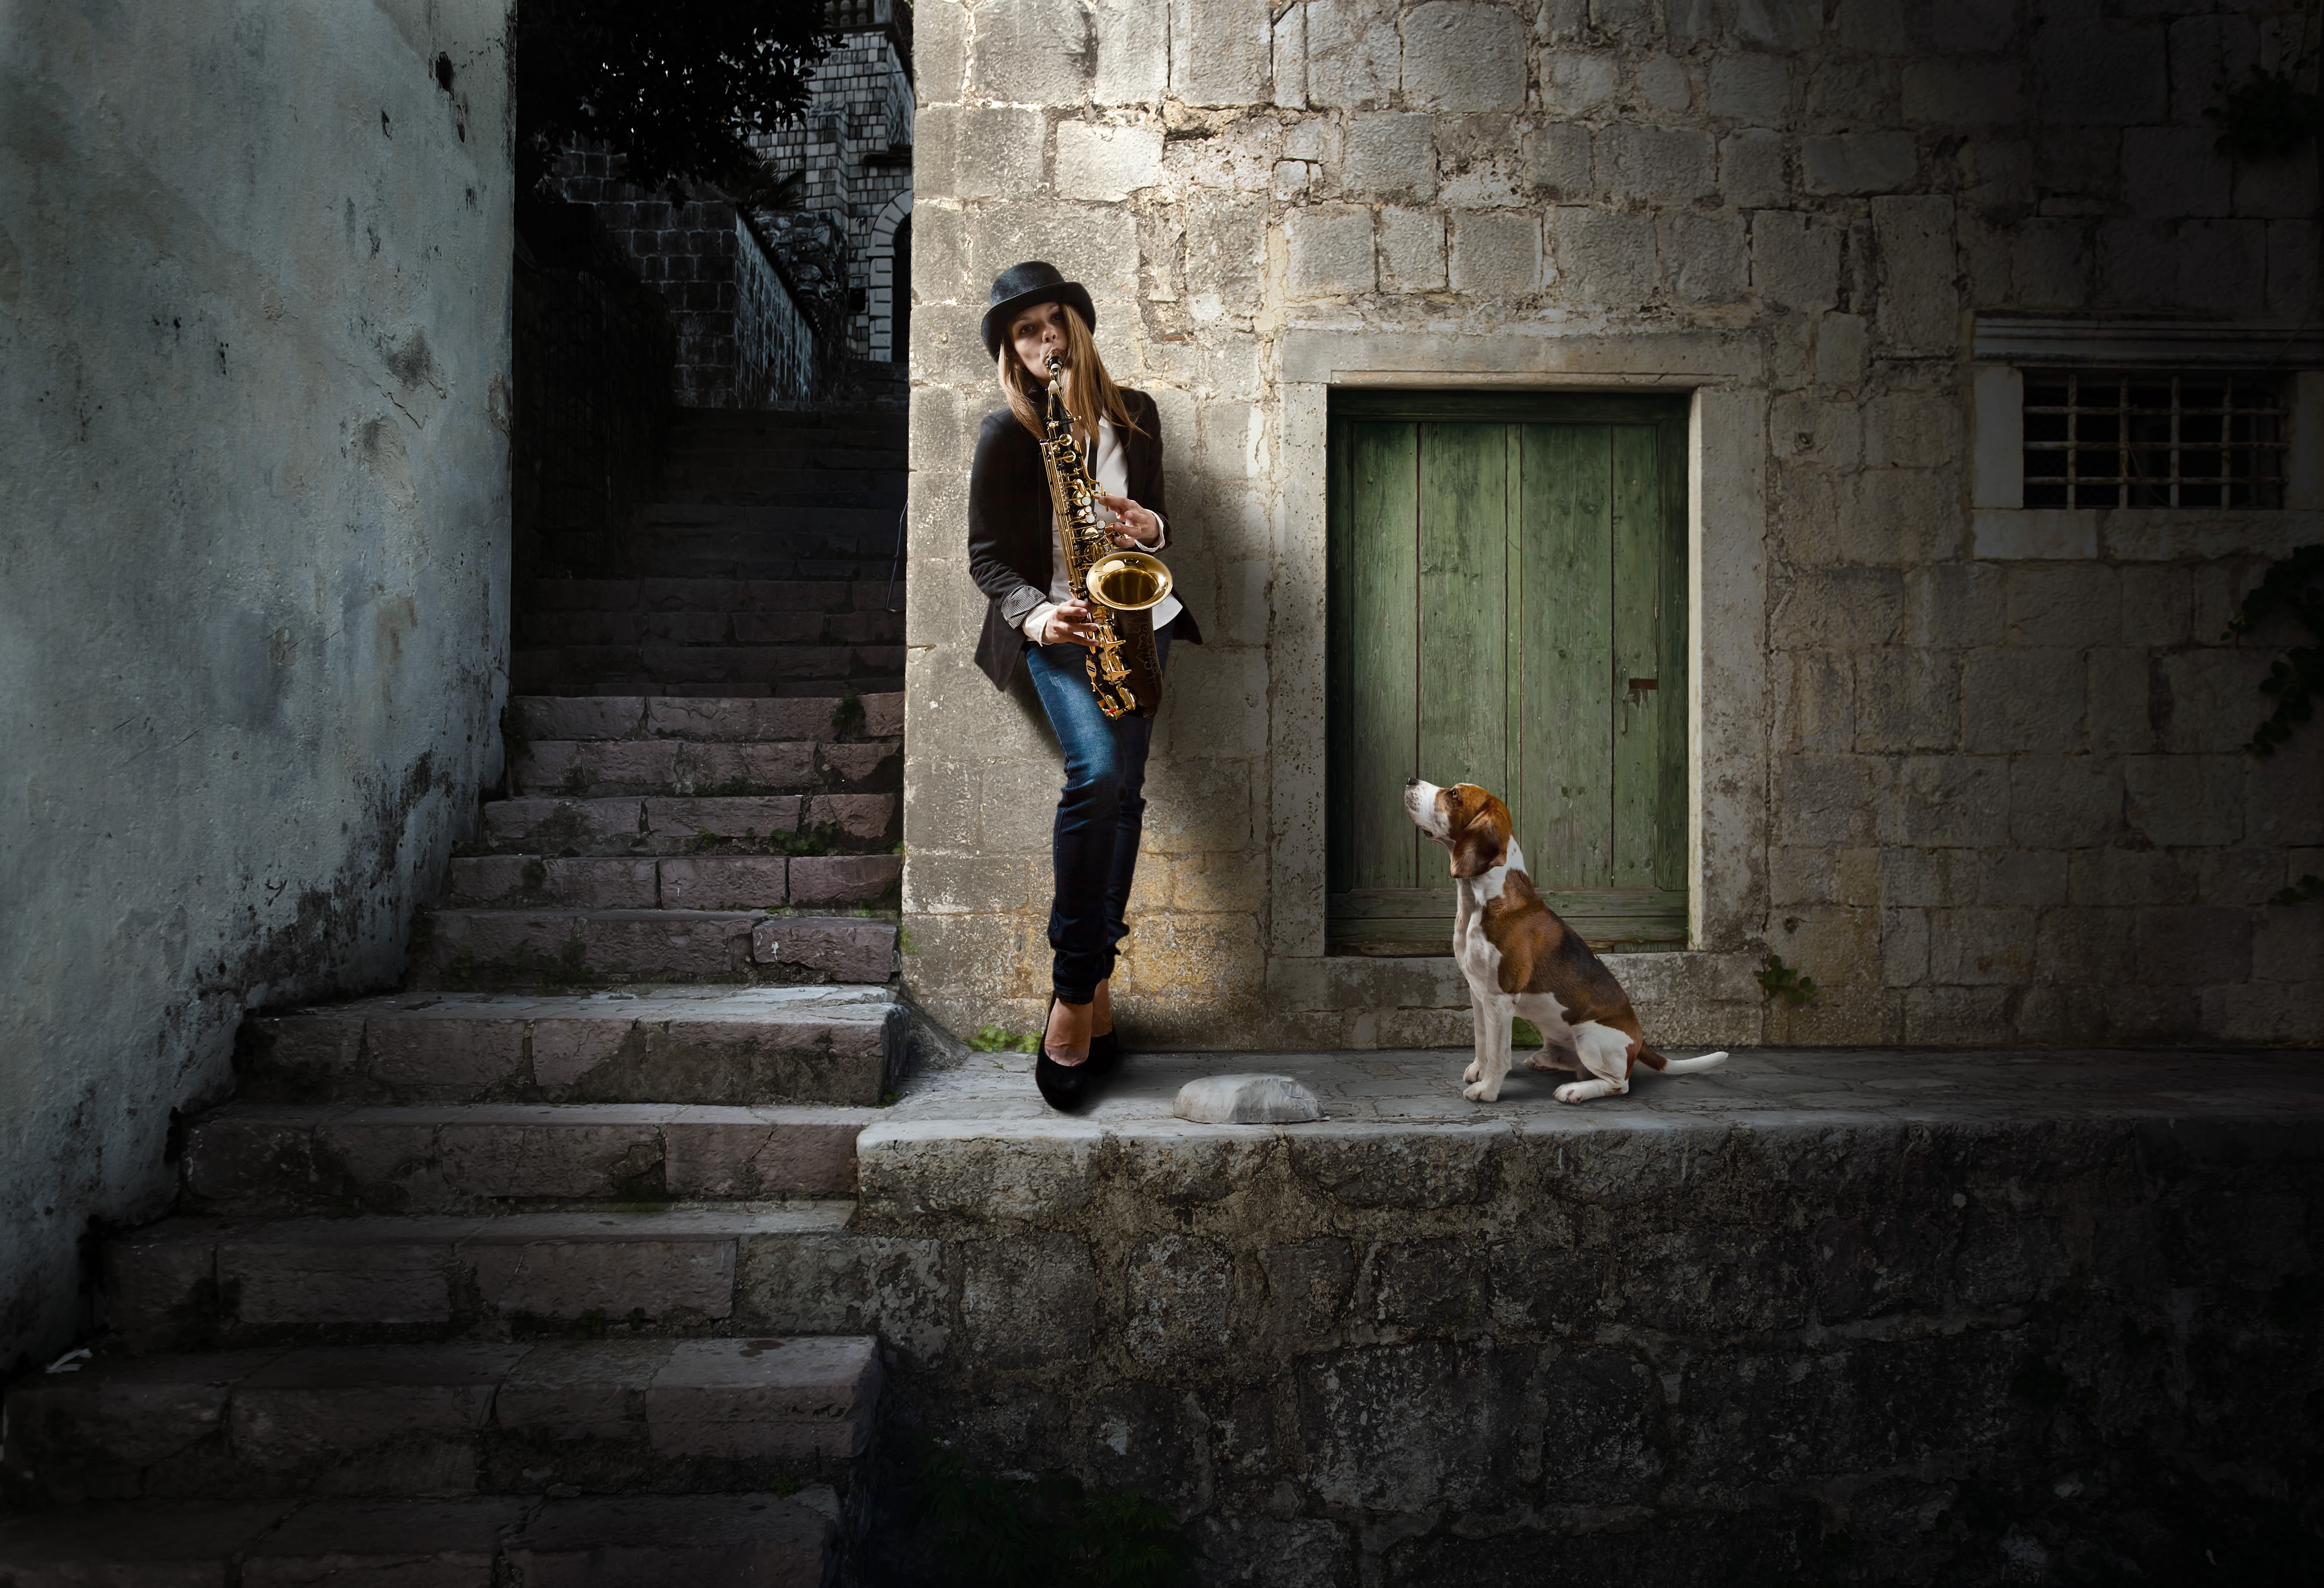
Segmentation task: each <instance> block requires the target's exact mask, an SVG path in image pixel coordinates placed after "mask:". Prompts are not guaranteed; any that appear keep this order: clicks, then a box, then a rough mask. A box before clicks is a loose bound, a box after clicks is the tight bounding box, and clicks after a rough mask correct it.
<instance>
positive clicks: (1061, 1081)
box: [1033, 993, 1097, 1114]
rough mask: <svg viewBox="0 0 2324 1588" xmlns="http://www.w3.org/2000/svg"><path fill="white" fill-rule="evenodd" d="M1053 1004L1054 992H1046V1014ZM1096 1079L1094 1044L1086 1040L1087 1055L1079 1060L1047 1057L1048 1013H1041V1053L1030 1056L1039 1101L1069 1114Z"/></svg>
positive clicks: (1051, 1011) (1082, 1100) (1086, 1097)
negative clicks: (1035, 1057)
mask: <svg viewBox="0 0 2324 1588" xmlns="http://www.w3.org/2000/svg"><path fill="white" fill-rule="evenodd" d="M1056 1007H1057V998H1056V994H1054V993H1052V994H1051V995H1049V1014H1055V1013H1056ZM1096 1079H1097V1044H1096V1043H1095V1042H1092V1043H1091V1044H1090V1056H1089V1057H1088V1058H1086V1059H1084V1060H1082V1061H1081V1062H1080V1063H1079V1064H1060V1063H1058V1062H1057V1061H1056V1060H1054V1059H1052V1058H1050V1057H1049V1015H1048V1014H1044V1015H1042V1016H1041V1055H1040V1057H1039V1058H1037V1059H1036V1060H1033V1084H1034V1085H1035V1086H1037V1087H1038V1088H1040V1089H1041V1099H1042V1101H1044V1102H1046V1103H1047V1104H1048V1106H1050V1107H1052V1108H1054V1109H1056V1111H1057V1112H1058V1113H1060V1114H1071V1113H1072V1112H1073V1111H1074V1109H1076V1108H1079V1107H1080V1106H1082V1105H1083V1103H1084V1102H1085V1101H1087V1100H1088V1098H1089V1094H1090V1089H1091V1083H1092V1082H1093V1081H1094V1080H1096Z"/></svg>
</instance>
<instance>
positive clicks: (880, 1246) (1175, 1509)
mask: <svg viewBox="0 0 2324 1588" xmlns="http://www.w3.org/2000/svg"><path fill="white" fill-rule="evenodd" d="M1828 1062H1831V1063H1833V1064H1836V1065H1838V1066H1840V1067H1846V1066H1848V1064H1849V1060H1845V1059H1840V1060H1831V1061H1828ZM1938 1062H1942V1061H1941V1060H1939V1061H1938ZM1978 1062H1979V1061H1977V1060H1966V1061H1962V1062H1960V1064H1958V1065H1957V1066H1956V1067H1955V1069H1953V1071H1952V1074H1953V1076H1954V1078H1955V1079H1956V1080H1971V1081H1972V1086H1971V1088H1969V1089H1968V1090H1964V1091H1962V1092H1960V1093H1956V1094H1955V1096H1954V1098H1953V1100H1952V1101H1951V1102H1950V1103H1939V1104H1938V1105H1937V1106H1935V1107H1922V1108H1916V1109H1914V1110H1912V1112H1913V1113H1914V1117H1913V1118H1912V1119H1911V1120H1910V1121H1909V1122H1907V1121H1904V1120H1899V1119H1895V1118H1893V1117H1892V1118H1887V1119H1882V1118H1879V1117H1877V1114H1878V1112H1879V1110H1878V1109H1877V1108H1869V1107H1863V1106H1857V1107H1850V1108H1847V1109H1841V1108H1837V1107H1835V1108H1833V1109H1832V1110H1831V1112H1830V1113H1829V1114H1825V1115H1821V1116H1819V1115H1818V1114H1817V1113H1816V1112H1814V1111H1813V1110H1812V1109H1803V1110H1797V1111H1790V1112H1785V1111H1781V1110H1778V1109H1775V1108H1766V1109H1758V1110H1751V1109H1748V1108H1747V1109H1746V1110H1745V1113H1746V1115H1747V1117H1729V1118H1724V1119H1703V1118H1695V1119H1687V1118H1683V1117H1676V1116H1674V1115H1672V1114H1671V1113H1668V1112H1663V1111H1660V1110H1657V1111H1656V1112H1655V1114H1654V1115H1652V1116H1651V1117H1647V1118H1642V1117H1640V1116H1639V1115H1623V1116H1617V1115H1611V1114H1609V1115H1604V1116H1601V1117H1600V1118H1598V1119H1590V1118H1585V1117H1583V1116H1582V1115H1580V1114H1578V1113H1567V1112H1563V1111H1561V1112H1560V1113H1558V1114H1556V1115H1553V1116H1549V1117H1542V1116H1539V1115H1535V1116H1533V1117H1531V1118H1527V1119H1522V1120H1520V1119H1515V1118H1512V1117H1511V1116H1509V1115H1506V1114H1504V1115H1497V1116H1493V1117H1488V1118H1483V1119H1479V1120H1477V1121H1474V1122H1470V1123H1465V1124H1462V1123H1452V1124H1443V1125H1437V1126H1431V1127H1426V1128H1417V1129H1415V1128H1406V1129H1397V1128H1393V1127H1383V1126H1379V1125H1375V1124H1341V1123H1331V1124H1312V1125H1299V1126H1294V1127H1288V1128H1285V1129H1278V1130H1271V1131H1270V1130H1266V1129H1256V1128H1253V1127H1234V1126H1224V1127H1215V1126H1214V1127H1203V1126H1190V1125H1189V1126H1179V1125H1175V1124H1164V1125H1162V1126H1160V1127H1158V1128H1157V1127H1152V1126H1150V1125H1148V1127H1147V1128H1139V1127H1138V1126H1133V1125H1126V1124H1124V1123H1123V1120H1122V1119H1121V1118H1120V1117H1119V1116H1117V1118H1116V1119H1115V1120H1114V1121H1112V1122H1111V1124H1107V1125H1100V1124H1094V1123H1091V1122H1087V1121H1064V1122H1059V1121H1056V1120H1055V1119H1054V1118H1053V1119H1050V1120H1046V1121H1041V1120H1000V1119H987V1120H982V1121H979V1122H977V1125H976V1127H975V1130H974V1134H973V1139H964V1134H963V1133H964V1126H963V1125H961V1124H949V1125H947V1124H943V1123H937V1124H918V1123H906V1122H899V1123H896V1124H880V1125H875V1126H873V1127H872V1128H871V1129H870V1130H867V1131H866V1132H865V1133H864V1134H863V1135H862V1137H861V1138H860V1139H859V1142H858V1152H859V1155H860V1162H861V1165H862V1188H863V1202H862V1214H861V1215H860V1216H859V1218H858V1220H857V1222H856V1225H855V1226H854V1227H853V1230H852V1231H851V1233H850V1235H847V1236H845V1237H832V1238H830V1239H828V1240H826V1241H825V1242H823V1243H821V1244H820V1245H819V1246H816V1245H809V1244H804V1243H802V1244H785V1245H783V1246H782V1247H781V1248H780V1249H779V1250H771V1249H770V1250H767V1251H765V1252H764V1253H763V1254H761V1253H750V1254H746V1255H745V1257H744V1259H743V1262H742V1265H741V1269H740V1271H739V1272H738V1275H737V1284H738V1289H739V1290H740V1291H741V1292H742V1294H743V1295H745V1296H747V1297H748V1298H749V1299H748V1300H747V1301H746V1302H744V1303H742V1305H744V1306H745V1307H748V1308H757V1309H759V1310H760V1311H761V1312H763V1313H765V1314H768V1315H772V1316H780V1317H801V1316H805V1317H811V1318H813V1319H815V1320H816V1324H817V1326H819V1327H822V1328H825V1329H828V1330H830V1331H831V1332H835V1333H838V1332H852V1331H854V1330H858V1329H876V1330H877V1331H878V1332H879V1334H880V1336H881V1338H882V1340H883V1341H884V1342H886V1343H887V1345H889V1346H890V1350H891V1351H892V1352H893V1357H892V1358H891V1360H892V1361H893V1363H894V1364H895V1365H894V1367H893V1369H892V1372H891V1377H890V1381H889V1384H888V1388H887V1391H886V1392H885V1397H884V1399H883V1402H882V1415H883V1416H884V1417H887V1418H890V1419H893V1421H895V1422H897V1423H899V1424H902V1425H904V1427H906V1428H910V1427H918V1428H919V1429H925V1430H929V1431H934V1432H936V1433H939V1434H941V1435H942V1436H944V1437H946V1438H948V1439H955V1440H958V1441H960V1442H961V1444H962V1445H963V1446H964V1448H965V1449H967V1450H968V1451H970V1452H972V1453H973V1455H975V1457H976V1458H977V1459H979V1460H981V1461H982V1462H984V1463H987V1464H990V1465H991V1466H992V1467H994V1468H996V1469H999V1470H1003V1471H1007V1470H1010V1469H1029V1470H1035V1471H1037V1470H1040V1469H1042V1468H1045V1467H1048V1466H1052V1465H1056V1466H1062V1467H1065V1468H1066V1469H1068V1470H1070V1471H1072V1472H1073V1473H1075V1474H1076V1475H1078V1476H1080V1477H1081V1478H1083V1479H1084V1481H1089V1482H1101V1483H1105V1484H1108V1485H1111V1486H1114V1487H1118V1488H1121V1489H1125V1490H1128V1491H1130V1492H1135V1493H1139V1494H1141V1495H1143V1496H1146V1497H1147V1498H1149V1499H1152V1500H1155V1501H1158V1502H1160V1503H1161V1504H1163V1505H1165V1506H1167V1507H1168V1508H1169V1510H1171V1512H1172V1513H1173V1515H1174V1516H1176V1517H1177V1518H1179V1519H1182V1520H1183V1521H1184V1523H1185V1525H1186V1527H1187V1528H1188V1530H1189V1531H1190V1532H1191V1533H1192V1534H1193V1535H1194V1538H1196V1539H1197V1541H1198V1542H1199V1543H1200V1544H1201V1546H1202V1547H1203V1552H1204V1554H1205V1556H1206V1557H1207V1558H1206V1562H1205V1566H1204V1571H1203V1581H1204V1582H1206V1583H1265V1584H1269V1585H1281V1584H1297V1585H1300V1588H1343V1585H1344V1588H1353V1585H1354V1584H1358V1583H1362V1584H1367V1585H1369V1584H1411V1585H1413V1588H1419V1585H1422V1584H1443V1583H1471V1582H1474V1583H1749V1584H1759V1583H1816V1582H1831V1583H2012V1582H2112V1581H2127V1580H2137V1579H2141V1578H2144V1579H2146V1580H2153V1581H2181V1580H2196V1579H2199V1577H2200V1576H2201V1575H2202V1574H2203V1572H2204V1570H2205V1563H2204V1562H2203V1560H2202V1559H2201V1558H2200V1552H2201V1551H2202V1550H2203V1549H2204V1548H2205V1547H2211V1548H2213V1549H2214V1550H2215V1552H2216V1553H2215V1555H2214V1556H2213V1558H2214V1559H2215V1560H2217V1561H2218V1563H2219V1564H2220V1565H2222V1566H2226V1565H2227V1562H2228V1561H2229V1560H2230V1559H2231V1558H2232V1559H2233V1560H2234V1561H2235V1562H2236V1566H2235V1567H2234V1568H2232V1569H2233V1570H2234V1572H2235V1574H2237V1575H2239V1576H2240V1577H2241V1578H2242V1579H2243V1580H2247V1581H2253V1582H2270V1583H2276V1582H2281V1583H2290V1582H2295V1581H2301V1580H2304V1579H2305V1575H2306V1574H2309V1573H2312V1571H2313V1562H2314V1559H2315V1552H2316V1547H2317V1546H2316V1542H2315V1539H2314V1538H2313V1536H2312V1533H2311V1532H2310V1528H2309V1527H2308V1525H2307V1524H2306V1523H2305V1522H2304V1521H2303V1520H2301V1518H2302V1517H2304V1515H2306V1514H2307V1513H2306V1510H2304V1508H2307V1507H2310V1506H2312V1504H2313V1502H2314V1496H2315V1492H2316V1484H2315V1479H2314V1477H2313V1475H2312V1474H2313V1473H2314V1471H2315V1466H2314V1464H2315V1461H2316V1459H2317V1456H2318V1455H2319V1446H2324V1437H2319V1427H2318V1423H2317V1419H2316V1417H2315V1409H2316V1408H2317V1407H2318V1406H2319V1404H2324V1374H2319V1369H2318V1366H2317V1361H2318V1359H2317V1350H2318V1347H2319V1344H2324V1314H2319V1309H2318V1307H2317V1302H2316V1285H2315V1282H2314V1280H2313V1277H2312V1270H2311V1255H2310V1253H2311V1251H2312V1244H2311V1239H2310V1236H2309V1235H2307V1234H2306V1232H2307V1231H2309V1230H2312V1229H2313V1228H2315V1227H2316V1225H2315V1220H2316V1218H2317V1217H2318V1216H2319V1214H2320V1213H2324V1201H2319V1174H2318V1170H2319V1155H2318V1147H2319V1141H2318V1138H2317V1135H2316V1134H2315V1132H2314V1130H2313V1128H2312V1126H2311V1125H2310V1124H2308V1123H2306V1119H2305V1117H2304V1110H2305V1109H2306V1108H2307V1107H2308V1105H2307V1104H2306V1103H2304V1102H2302V1101H2298V1100H2295V1099H2296V1097H2297V1096H2298V1094H2299V1092H2300V1091H2301V1089H2302V1088H2301V1087H2300V1085H2299V1084H2298V1083H2297V1082H2296V1081H2292V1078H2289V1077H2279V1078H2276V1079H2278V1080H2282V1081H2287V1082H2292V1084H2291V1085H2290V1086H2289V1087H2288V1088H2287V1089H2286V1090H2284V1091H2282V1092H2274V1091H2271V1093H2270V1095H2269V1097H2268V1099H2267V1101H2266V1102H2264V1103H2257V1102H2256V1099H2255V1104H2256V1106H2255V1109H2254V1110H2253V1111H2250V1112H2242V1111H2236V1113H2237V1115H2238V1116H2237V1117H2233V1118H2229V1117H2225V1116H2224V1115H2226V1114H2227V1113H2228V1112H2230V1111H2229V1110H2226V1109H2222V1110H2220V1115H2221V1116H2218V1117H2207V1118H2204V1119H2202V1120H2201V1121H2200V1122H2198V1121H2197V1120H2195V1119H2194V1118H2192V1117H2189V1116H2187V1115H2184V1114H2182V1115H2181V1116H2180V1117H2176V1118H2164V1117H2163V1116H2162V1114H2161V1113H2160V1112H2158V1113H2155V1114H2153V1115H2146V1116H2144V1117H2135V1116H2134V1115H2138V1114H2142V1113H2144V1104H2143V1103H2142V1104H2138V1105H2132V1106H2128V1107H2121V1106H2120V1105H2119V1104H2118V1103H2116V1102H2114V1101H2110V1100H2109V1099H2116V1098H2119V1097H2122V1096H2123V1095H2124V1094H2125V1093H2126V1092H2135V1091H2136V1090H2137V1089H2138V1088H2139V1085H2140V1079H2141V1078H2138V1077H2135V1076H2133V1075H2131V1074H2126V1073H2125V1072H2124V1069H2123V1068H2122V1067H2119V1066H2117V1067H2116V1068H2115V1069H2114V1070H2113V1071H2111V1072H2110V1073H2102V1072H2098V1071H2093V1070H2089V1069H2084V1070H2083V1071H2082V1074H2081V1077H2080V1079H2085V1080H2087V1081H2089V1082H2090V1083H2092V1088H2093V1089H2091V1090H2089V1091H2087V1092H2083V1093H2080V1094H2079V1095H2080V1096H2081V1097H2086V1098H2089V1099H2091V1100H2092V1102H2091V1106H2089V1107H2083V1106H2080V1105H2079V1104H2078V1105H2077V1112H2076V1115H2075V1116H2074V1117H2072V1118H2068V1117H2065V1116H2063V1115H2052V1114H2051V1113H2050V1112H2049V1111H2050V1110H2051V1108H2052V1105H2051V1104H2050V1103H2049V1102H2048V1101H2047V1100H2046V1099H2044V1100H2043V1101H2042V1102H2039V1103H2035V1104H2033V1106H2031V1107H2028V1106H2025V1101H2024V1098H2023V1097H2022V1096H2021V1098H2020V1100H2019V1102H2018V1103H2017V1104H2015V1106H2012V1105H2001V1106H1996V1105H1995V1104H1994V1103H1993V1102H1992V1101H1991V1095H1990V1094H1989V1093H1985V1092H1978V1091H1977V1090H1976V1089H1975V1087H1974V1081H1973V1077H1972V1075H1971V1071H1972V1069H1973V1068H1974V1067H1975V1066H1976V1065H1977V1064H1978ZM2061 1062H2070V1060H2061ZM2286 1062H2291V1061H2289V1060H2287V1061H2286ZM1800 1068H1801V1069H1803V1070H1807V1071H1809V1072H1811V1073H1812V1069H1813V1066H1812V1064H1803V1065H1802V1066H1801V1067H1800ZM2180 1068H2181V1069H2182V1070H2191V1069H2193V1068H2194V1065H2193V1064H2192V1063H2191V1062H2190V1063H2186V1064H2182V1065H2181V1066H2180ZM1446 1073H1447V1074H1449V1073H1450V1071H1449V1069H1448V1070H1447V1071H1446ZM1871 1073H1873V1072H1872V1071H1870V1070H1867V1069H1862V1068H1859V1069H1858V1075H1869V1074H1871ZM1014 1079H1019V1081H1020V1083H1021V1081H1022V1078H1021V1077H1019V1078H1014ZM2174 1079H2180V1078H2174ZM1683 1084H1685V1083H1682V1082H1674V1083H1673V1085H1674V1086H1678V1085H1683ZM1802 1084H1803V1085H1806V1086H1813V1085H1815V1084H1817V1083H1815V1082H1812V1081H1805V1082H1803V1083H1802ZM1879 1084H1880V1085H1882V1086H1886V1085H1889V1084H1891V1083H1890V1082H1889V1081H1886V1080H1883V1081H1882V1082H1880V1083H1879ZM1904 1084H1907V1085H1909V1084H1912V1083H1911V1082H1910V1081H1906V1082H1905V1083H1904ZM2165 1084H2169V1083H2167V1082H2166V1083H2165ZM1823 1095H1824V1096H1827V1097H1828V1096H1831V1094H1828V1093H1827V1094H1823ZM1929 1096H1931V1095H1930V1094H1923V1097H1924V1098H1925V1097H1929ZM2159 1100H2160V1099H2159V1098H2158V1099H2157V1101H2159ZM1638 1106H1641V1107H1643V1106H1645V1105H1643V1104H1640V1105H1638ZM2185 1106H2186V1105H2185V1103H2184V1101H2183V1099H2182V1100H2181V1102H2180V1103H2179V1104H2177V1105H2176V1106H2175V1108H2176V1109H2184V1108H2185ZM2118 1107H2120V1108H2121V1111H2120V1112H2116V1109H2117V1108H2118ZM2035 1114H2042V1115H2044V1116H2043V1117H2040V1118H2035V1117H2033V1115H2035ZM1977 1115H1982V1117H1974V1116H1977ZM2229 1209H2233V1210H2234V1211H2233V1212H2232V1213H2230V1212H2229V1211H2228V1210H2229ZM2222 1229H2227V1230H2229V1231H2231V1232H2232V1233H2231V1234H2229V1235H2227V1236H2226V1237H2225V1238H2222V1235H2221V1231H2222ZM851 1243H852V1244H851ZM903 1444H904V1441H901V1440H898V1441H896V1442H895V1443H894V1444H893V1445H891V1446H890V1448H898V1447H900V1446H903ZM894 1542H895V1539H894V1538H892V1537H889V1536H887V1535H885V1534H883V1537H882V1540H881V1547H892V1545H893V1544H894ZM2303 1562H2304V1563H2305V1565H2304V1568H2303V1565H2302V1564H2301V1563H2303ZM929 1575H931V1574H929V1573H927V1572H926V1571H925V1570H920V1571H912V1570H908V1569H907V1570H898V1571H895V1572H893V1573H892V1574H891V1580H894V1581H899V1582H917V1581H925V1580H927V1579H928V1577H929Z"/></svg>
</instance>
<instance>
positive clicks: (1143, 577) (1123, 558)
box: [1089, 551, 1170, 612]
mask: <svg viewBox="0 0 2324 1588" xmlns="http://www.w3.org/2000/svg"><path fill="white" fill-rule="evenodd" d="M1089 592H1090V599H1091V600H1092V601H1096V602H1097V603H1099V604H1100V605H1101V606H1108V607H1111V608H1112V609H1113V610H1115V611H1117V612H1142V611H1144V610H1146V609H1147V608H1148V607H1156V606H1159V605H1161V604H1162V599H1163V597H1165V596H1167V595H1168V594H1169V593H1170V570H1169V569H1168V568H1167V567H1166V566H1164V565H1163V562H1162V559H1161V558H1160V557H1157V556H1156V555H1153V554H1152V553H1150V552H1142V551H1116V552H1109V553H1107V554H1106V555H1104V556H1102V557H1100V558H1098V560H1097V561H1096V562H1094V563H1093V564H1091V565H1090V571H1089Z"/></svg>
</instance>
